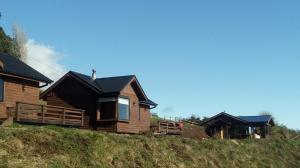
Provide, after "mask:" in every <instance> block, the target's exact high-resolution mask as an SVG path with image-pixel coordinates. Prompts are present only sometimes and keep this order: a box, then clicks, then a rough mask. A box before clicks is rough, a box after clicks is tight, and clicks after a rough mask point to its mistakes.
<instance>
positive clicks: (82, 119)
mask: <svg viewBox="0 0 300 168" xmlns="http://www.w3.org/2000/svg"><path fill="white" fill-rule="evenodd" d="M81 126H82V127H83V126H84V111H82V113H81Z"/></svg>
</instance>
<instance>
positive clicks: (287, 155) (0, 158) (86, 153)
mask: <svg viewBox="0 0 300 168" xmlns="http://www.w3.org/2000/svg"><path fill="white" fill-rule="evenodd" d="M299 165H300V141H299V139H295V140H288V139H273V140H234V141H232V140H202V141H200V140H193V139H188V138H182V137H177V136H150V135H148V136H143V135H120V134H111V133H103V132H97V131H88V130H79V129H74V128H62V127H55V126H24V125H19V124H14V125H13V126H11V127H7V128H0V167H13V168H15V167H30V168H31V167H53V168H61V167H72V168H73V167H145V168H147V167H151V168H152V167H182V168H183V167H259V168H260V167H280V168H281V167H289V168H293V167H299Z"/></svg>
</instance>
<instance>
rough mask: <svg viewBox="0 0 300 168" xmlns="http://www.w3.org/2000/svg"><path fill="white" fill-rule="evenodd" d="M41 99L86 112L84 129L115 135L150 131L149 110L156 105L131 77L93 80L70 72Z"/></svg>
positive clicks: (93, 77)
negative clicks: (115, 133)
mask: <svg viewBox="0 0 300 168" xmlns="http://www.w3.org/2000/svg"><path fill="white" fill-rule="evenodd" d="M41 98H42V99H43V100H45V101H47V103H48V105H54V106H64V107H68V108H77V109H83V110H85V122H84V123H85V127H89V128H93V129H97V130H104V131H109V132H118V133H140V132H146V131H149V130H150V117H151V114H150V109H152V108H155V107H156V106H157V104H156V103H154V102H153V101H151V100H150V99H149V98H148V97H147V96H146V94H145V92H144V91H143V89H142V87H141V85H140V83H139V82H138V80H137V78H136V77H135V76H134V75H130V76H118V77H108V78H96V77H95V72H93V75H92V76H87V75H84V74H80V73H77V72H73V71H70V72H68V73H67V74H66V75H64V76H63V77H62V78H61V79H60V80H58V81H57V82H56V83H54V84H53V85H52V86H51V87H50V88H48V89H47V90H46V91H45V92H44V93H42V94H41Z"/></svg>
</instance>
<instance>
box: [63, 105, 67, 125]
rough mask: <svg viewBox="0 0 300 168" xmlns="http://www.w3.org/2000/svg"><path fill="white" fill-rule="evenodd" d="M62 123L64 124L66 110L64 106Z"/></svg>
mask: <svg viewBox="0 0 300 168" xmlns="http://www.w3.org/2000/svg"><path fill="white" fill-rule="evenodd" d="M62 123H63V125H66V110H65V108H63V121H62Z"/></svg>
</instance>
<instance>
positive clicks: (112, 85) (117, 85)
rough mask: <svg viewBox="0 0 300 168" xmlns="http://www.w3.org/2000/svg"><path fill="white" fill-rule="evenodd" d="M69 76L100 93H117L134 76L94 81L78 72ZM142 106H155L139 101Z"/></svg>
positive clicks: (72, 72) (147, 101)
mask: <svg viewBox="0 0 300 168" xmlns="http://www.w3.org/2000/svg"><path fill="white" fill-rule="evenodd" d="M69 73H70V74H71V75H75V77H77V78H79V79H80V80H82V81H84V82H85V83H86V84H88V85H89V86H92V87H93V88H95V89H97V90H98V91H99V92H100V93H119V92H121V91H122V89H124V88H125V87H126V85H127V84H128V83H129V82H130V81H131V80H132V79H134V78H136V77H135V76H134V75H128V76H116V77H107V78H97V79H95V80H93V79H92V77H91V76H88V75H84V74H81V73H78V72H74V71H70V72H69ZM140 103H142V104H147V105H151V106H155V107H156V106H157V104H156V103H155V102H153V101H152V100H150V99H148V98H147V97H146V100H144V101H141V102H140Z"/></svg>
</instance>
